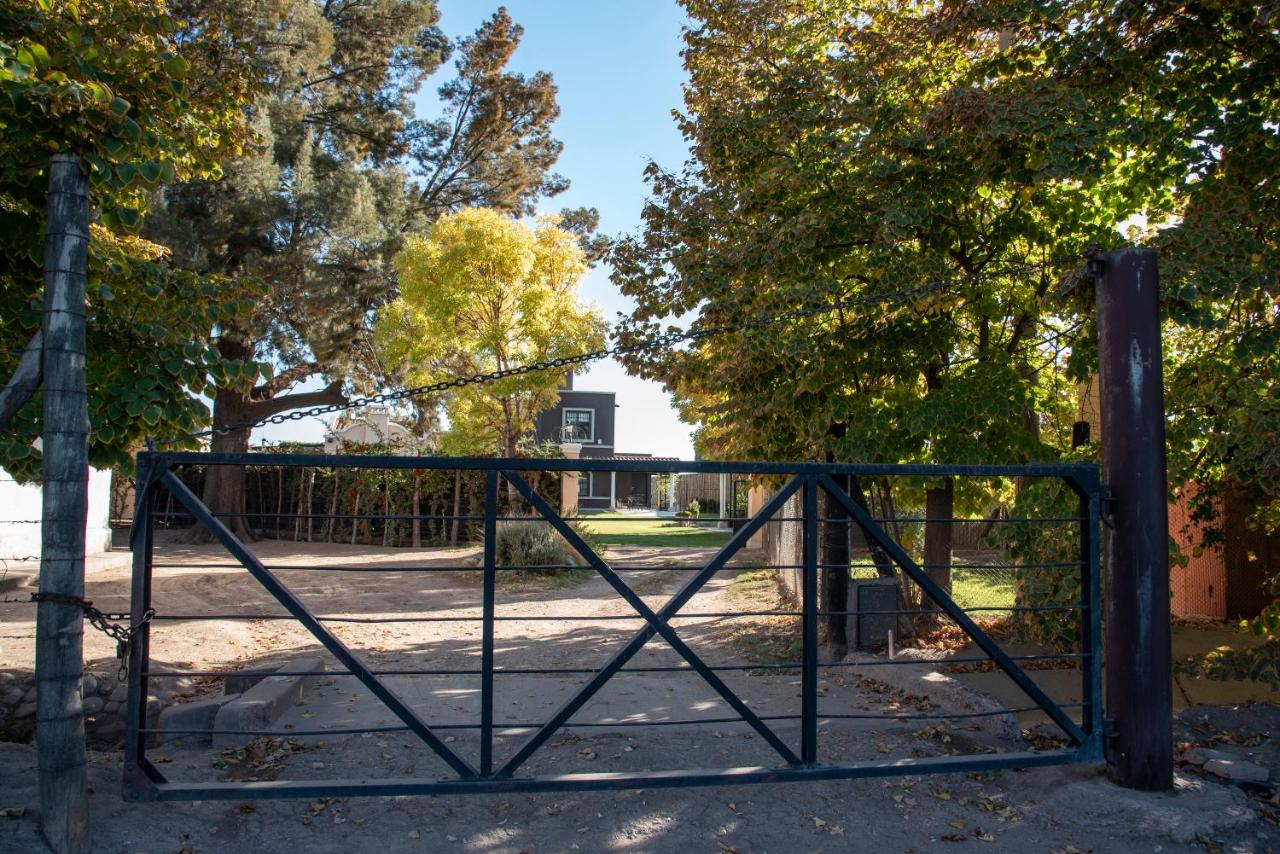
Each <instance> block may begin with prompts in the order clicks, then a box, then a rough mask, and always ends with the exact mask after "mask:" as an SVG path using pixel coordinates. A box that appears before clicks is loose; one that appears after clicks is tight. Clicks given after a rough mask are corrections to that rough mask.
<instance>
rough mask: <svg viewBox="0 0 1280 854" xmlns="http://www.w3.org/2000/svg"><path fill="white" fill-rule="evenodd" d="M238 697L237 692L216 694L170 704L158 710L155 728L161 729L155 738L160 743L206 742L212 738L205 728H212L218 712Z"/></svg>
mask: <svg viewBox="0 0 1280 854" xmlns="http://www.w3.org/2000/svg"><path fill="white" fill-rule="evenodd" d="M239 699H240V695H239V694H228V695H218V696H214V697H206V698H205V699H203V700H193V701H192V702H190V703H183V704H181V705H178V706H170V707H169V708H167V709H164V710H163V711H161V712H160V720H159V722H158V724H157V727H156V728H157V729H159V730H161V732H160V733H158V735H157V740H158V741H159V742H160V743H161V744H182V743H187V744H196V743H202V744H208V743H209V742H210V741H211V740H212V738H213V737H212V736H211V735H209V733H208V732H207V730H211V729H213V725H214V720H215V719H216V718H217V717H218V712H220V711H221V710H222V707H223V706H225V705H227V704H228V703H232V702H234V701H236V700H239ZM192 729H194V730H206V732H205V733H204V734H203V735H199V734H192V733H187V732H174V730H192Z"/></svg>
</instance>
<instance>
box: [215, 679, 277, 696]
mask: <svg viewBox="0 0 1280 854" xmlns="http://www.w3.org/2000/svg"><path fill="white" fill-rule="evenodd" d="M266 678H267V677H266V676H227V677H225V678H224V679H223V680H222V693H224V694H226V695H228V696H230V695H232V694H243V693H244V692H245V691H248V690H249V689H250V688H252V687H253V686H254V685H257V684H258V683H259V682H261V681H262V680H263V679H266Z"/></svg>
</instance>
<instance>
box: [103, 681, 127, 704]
mask: <svg viewBox="0 0 1280 854" xmlns="http://www.w3.org/2000/svg"><path fill="white" fill-rule="evenodd" d="M107 699H108V700H110V701H111V702H113V703H123V702H124V701H125V700H127V699H129V686H128V685H126V684H125V683H123V682H121V683H120V684H119V685H117V686H116V687H114V688H112V689H111V693H110V694H109V695H108V696H107Z"/></svg>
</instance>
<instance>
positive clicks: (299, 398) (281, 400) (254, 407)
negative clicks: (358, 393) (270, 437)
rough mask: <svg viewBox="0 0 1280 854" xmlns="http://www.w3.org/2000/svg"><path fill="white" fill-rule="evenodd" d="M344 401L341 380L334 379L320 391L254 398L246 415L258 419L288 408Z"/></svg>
mask: <svg viewBox="0 0 1280 854" xmlns="http://www.w3.org/2000/svg"><path fill="white" fill-rule="evenodd" d="M346 402H347V396H346V395H345V394H343V393H342V381H341V380H335V381H333V382H331V383H329V384H328V385H327V386H325V387H324V388H323V389H321V390H320V391H304V392H298V393H297V394H284V395H280V396H279V397H273V398H270V399H268V400H255V401H254V402H253V403H251V404H250V405H249V407H248V413H247V416H248V417H249V418H252V419H253V420H254V421H258V420H260V419H263V418H269V417H271V416H272V415H276V414H277V413H280V412H288V411H289V410H290V409H303V408H305V407H308V406H324V405H327V404H330V403H346Z"/></svg>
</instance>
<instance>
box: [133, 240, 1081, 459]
mask: <svg viewBox="0 0 1280 854" xmlns="http://www.w3.org/2000/svg"><path fill="white" fill-rule="evenodd" d="M1082 260H1083V256H1077V257H1069V258H1053V259H1050V260H1048V261H1035V262H1027V263H1018V264H1010V265H1007V266H1002V267H1000V268H998V269H993V270H987V271H983V272H980V273H975V274H973V275H969V276H964V277H961V278H949V279H937V280H934V281H931V282H925V283H923V284H920V285H916V286H915V287H911V288H901V289H899V290H896V291H883V292H879V293H874V294H862V295H860V296H856V297H850V298H848V299H843V300H837V301H835V302H823V303H818V304H816V305H812V306H808V307H805V308H798V309H792V310H790V311H784V312H779V313H777V314H773V315H767V316H763V317H756V318H752V319H751V320H742V321H735V322H731V323H724V324H719V325H716V326H708V327H703V328H701V329H688V330H680V331H674V332H668V333H665V334H662V335H655V336H653V337H651V338H646V339H644V340H642V341H636V342H632V343H630V344H619V345H616V346H614V347H605V348H603V349H600V350H592V351H590V352H587V353H578V354H576V355H573V356H561V357H558V358H555V359H545V360H543V361H539V362H530V363H527V364H524V365H520V366H518V367H514V368H505V369H503V370H498V371H490V372H487V373H477V374H471V375H469V376H463V377H450V378H449V379H446V380H440V381H439V382H434V383H428V384H426V385H419V386H412V387H410V388H403V389H397V390H395V391H388V392H382V393H379V394H374V395H368V396H364V397H355V398H352V399H350V400H346V401H342V402H340V403H330V404H324V405H321V406H313V407H310V408H309V409H296V410H294V411H292V412H282V413H277V414H275V415H271V416H268V417H266V418H260V419H258V420H256V421H236V422H231V423H229V424H215V425H213V426H212V427H209V428H208V429H205V430H196V431H193V432H191V433H184V434H182V435H179V436H172V437H170V438H167V439H150V438H149V439H148V442H149V443H150V444H152V445H173V444H176V443H178V442H186V441H189V440H192V439H202V438H207V437H210V436H215V435H221V436H225V435H227V434H229V433H236V432H239V431H242V430H254V429H256V428H258V427H266V426H268V425H271V424H285V423H287V422H289V421H304V420H306V419H308V418H317V417H319V416H322V415H331V414H334V413H338V412H345V411H347V410H350V409H359V408H361V407H365V406H372V405H376V404H382V403H395V402H398V401H401V400H408V399H410V398H415V397H425V396H427V395H432V394H440V393H442V392H447V391H452V390H454V389H459V388H464V387H466V386H469V385H484V384H487V383H492V382H498V381H500V380H504V379H510V378H511V377H519V376H525V375H527V374H532V373H539V372H542V371H551V370H559V369H561V368H570V367H575V366H578V365H584V364H587V363H589V362H595V361H599V360H601V359H607V358H611V357H616V356H627V355H632V354H635V353H643V352H645V351H648V350H660V349H665V348H670V347H674V346H675V345H677V344H683V343H687V342H690V341H698V340H701V339H703V338H709V337H712V336H716V335H725V334H728V333H732V332H744V331H747V330H751V329H760V328H764V327H768V326H774V325H777V324H780V323H787V322H790V321H794V320H803V319H805V318H809V317H814V316H816V315H820V314H830V313H832V312H837V311H842V310H845V309H849V308H857V307H861V306H867V305H875V304H879V303H897V304H899V305H906V304H908V303H910V302H912V301H915V300H918V299H920V298H921V297H925V296H928V295H930V294H933V293H937V292H939V291H943V290H948V289H951V288H953V287H956V286H958V285H973V284H976V283H978V282H981V281H986V280H989V279H994V278H998V277H1001V276H1008V275H1011V274H1018V273H1027V272H1031V271H1034V270H1043V269H1052V268H1058V267H1063V266H1065V265H1074V264H1079V263H1080V262H1081V261H1082Z"/></svg>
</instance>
